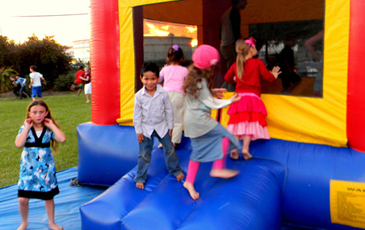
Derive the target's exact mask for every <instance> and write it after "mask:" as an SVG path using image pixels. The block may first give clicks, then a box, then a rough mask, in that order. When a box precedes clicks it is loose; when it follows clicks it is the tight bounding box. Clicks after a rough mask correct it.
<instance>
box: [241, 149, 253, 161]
mask: <svg viewBox="0 0 365 230" xmlns="http://www.w3.org/2000/svg"><path fill="white" fill-rule="evenodd" d="M242 154H243V159H245V160H246V161H247V160H249V159H251V158H252V155H251V154H250V153H249V152H248V151H246V150H243V149H242Z"/></svg>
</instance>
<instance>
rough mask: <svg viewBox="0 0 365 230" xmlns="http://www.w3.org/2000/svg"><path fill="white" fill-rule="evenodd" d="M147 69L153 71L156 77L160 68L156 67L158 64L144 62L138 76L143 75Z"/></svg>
mask: <svg viewBox="0 0 365 230" xmlns="http://www.w3.org/2000/svg"><path fill="white" fill-rule="evenodd" d="M148 71H151V72H152V73H155V74H156V76H157V77H158V76H159V73H160V68H158V66H157V65H156V64H155V63H153V62H147V63H144V64H143V66H142V69H141V74H140V76H141V77H143V75H144V74H145V73H146V72H148Z"/></svg>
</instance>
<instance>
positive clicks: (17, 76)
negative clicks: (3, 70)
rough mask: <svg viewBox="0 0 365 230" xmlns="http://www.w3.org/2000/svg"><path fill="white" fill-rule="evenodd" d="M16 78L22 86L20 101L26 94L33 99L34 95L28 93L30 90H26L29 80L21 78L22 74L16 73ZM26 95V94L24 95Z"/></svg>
mask: <svg viewBox="0 0 365 230" xmlns="http://www.w3.org/2000/svg"><path fill="white" fill-rule="evenodd" d="M15 78H16V82H17V83H18V84H19V85H20V90H19V99H23V96H24V97H27V96H25V93H26V94H27V95H28V96H29V97H31V96H32V95H31V94H30V93H29V92H28V90H27V89H26V86H27V79H25V78H23V77H20V73H16V74H15ZM23 93H24V94H23Z"/></svg>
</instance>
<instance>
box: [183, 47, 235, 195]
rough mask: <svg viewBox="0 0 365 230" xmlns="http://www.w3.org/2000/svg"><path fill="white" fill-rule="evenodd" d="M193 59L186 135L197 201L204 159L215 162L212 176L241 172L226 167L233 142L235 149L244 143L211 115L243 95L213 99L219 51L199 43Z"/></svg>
mask: <svg viewBox="0 0 365 230" xmlns="http://www.w3.org/2000/svg"><path fill="white" fill-rule="evenodd" d="M192 58H193V62H194V64H192V65H191V66H190V67H189V73H188V76H187V79H186V81H185V85H184V90H185V92H186V98H185V113H184V125H185V136H186V137H190V140H191V146H192V149H193V151H192V153H191V156H190V162H189V168H188V172H187V175H186V181H185V183H184V187H185V188H186V189H187V190H188V191H189V194H190V196H191V197H192V198H193V199H194V200H196V199H198V198H199V193H198V192H197V191H196V190H195V187H194V182H195V177H196V174H197V172H198V169H199V166H200V162H211V161H214V163H213V166H212V170H211V171H210V176H212V177H220V178H230V177H234V176H236V175H237V174H238V173H239V172H238V171H235V170H230V169H225V155H226V154H227V152H228V150H229V147H230V146H229V144H230V143H231V144H233V146H232V147H233V149H235V148H240V146H241V145H240V143H239V142H238V141H237V140H236V139H235V138H234V136H232V135H231V134H230V133H229V132H228V131H227V130H226V129H225V128H223V127H222V126H221V125H220V124H219V123H218V122H217V121H216V120H214V119H213V118H212V117H211V116H210V114H211V109H219V108H223V107H225V106H228V105H229V104H231V103H233V102H236V101H238V100H239V99H240V96H238V95H235V96H233V97H231V98H230V99H228V100H222V99H217V98H213V96H216V95H217V93H216V92H214V90H213V89H212V84H213V75H214V67H215V65H216V64H217V63H218V62H219V53H218V50H216V49H215V48H214V47H212V46H209V45H201V46H199V47H198V48H197V49H196V50H195V52H194V54H193V57H192Z"/></svg>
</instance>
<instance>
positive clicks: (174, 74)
mask: <svg viewBox="0 0 365 230" xmlns="http://www.w3.org/2000/svg"><path fill="white" fill-rule="evenodd" d="M166 59H167V62H168V64H169V65H167V66H165V67H163V68H162V70H161V71H160V80H159V82H162V81H163V82H164V84H163V89H164V90H165V91H166V92H167V94H168V95H169V97H170V100H171V104H172V109H173V111H174V130H173V132H172V143H173V144H174V146H175V147H176V146H178V145H179V144H180V143H181V137H182V129H183V122H184V96H185V92H184V88H183V86H184V81H185V79H186V76H187V74H188V69H187V68H186V67H183V66H181V65H180V64H181V62H182V61H184V53H183V51H182V49H181V48H180V47H179V46H178V45H173V46H172V47H170V48H169V50H168V51H167V57H166ZM159 147H162V145H161V146H159Z"/></svg>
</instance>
